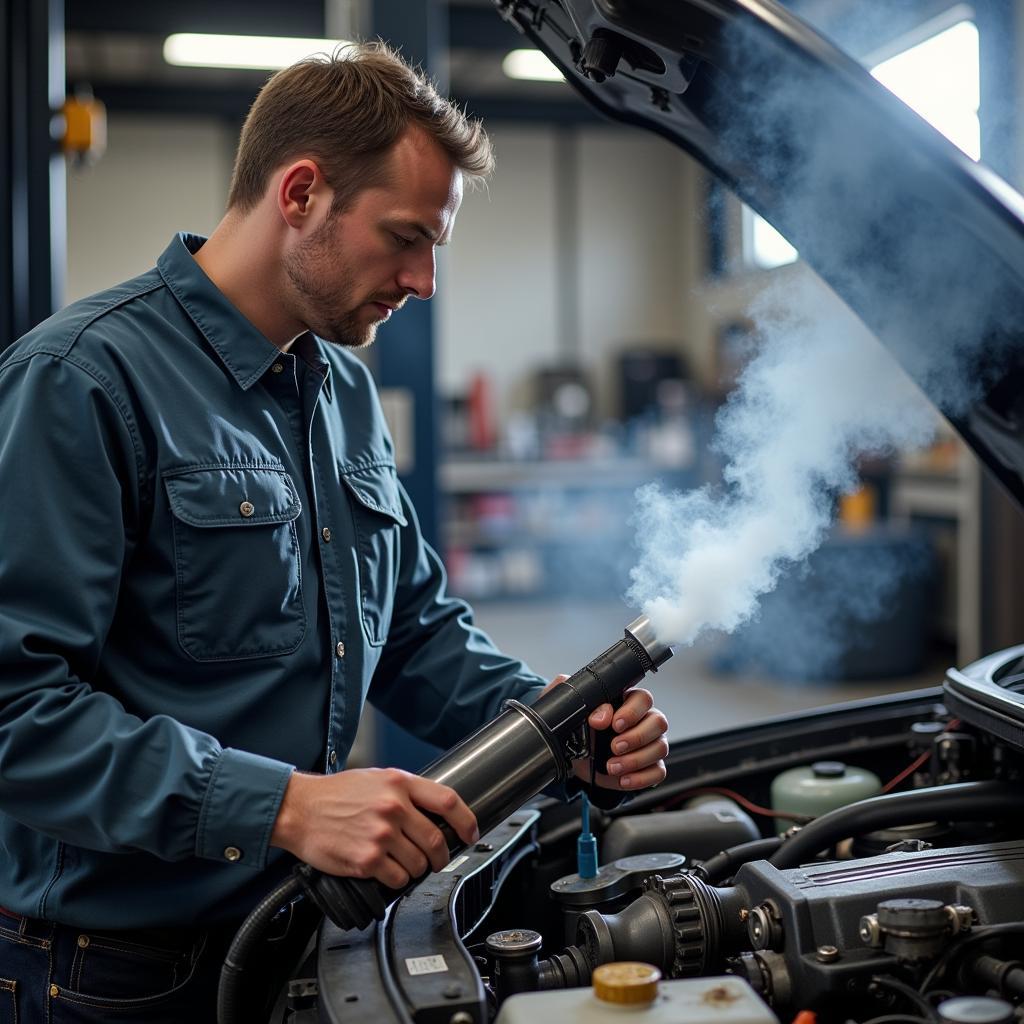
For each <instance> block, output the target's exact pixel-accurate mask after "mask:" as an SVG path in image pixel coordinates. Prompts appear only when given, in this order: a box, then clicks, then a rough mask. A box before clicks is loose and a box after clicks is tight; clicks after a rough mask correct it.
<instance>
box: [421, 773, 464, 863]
mask: <svg viewBox="0 0 1024 1024" xmlns="http://www.w3.org/2000/svg"><path fill="white" fill-rule="evenodd" d="M408 778H409V795H410V796H411V797H412V801H413V803H414V804H416V806H417V807H422V808H423V810H425V811H431V812H432V813H434V814H437V815H440V816H441V817H442V818H444V820H445V821H447V822H448V824H449V825H451V827H452V828H453V829H454V830H455V834H456V835H457V836H458V837H459V838H460V839H461V840H462V841H463V842H464V843H465V844H466V845H467V846H469V845H471V844H472V843H475V842H476V841H477V840H478V839H479V838H480V831H479V829H478V828H477V824H476V816H475V815H474V814H473V812H472V811H471V810H470V809H469V808H468V807H467V806H466V804H465V802H464V801H463V800H462V797H460V796H459V794H458V793H456V792H455V790H454V789H452V788H451V787H450V786H442V785H441V784H440V783H439V782H434V781H432V780H431V779H424V778H421V777H420V776H419V775H410V776H409V777H408ZM447 862H448V857H447V850H446V851H445V863H447ZM442 866H443V865H442Z"/></svg>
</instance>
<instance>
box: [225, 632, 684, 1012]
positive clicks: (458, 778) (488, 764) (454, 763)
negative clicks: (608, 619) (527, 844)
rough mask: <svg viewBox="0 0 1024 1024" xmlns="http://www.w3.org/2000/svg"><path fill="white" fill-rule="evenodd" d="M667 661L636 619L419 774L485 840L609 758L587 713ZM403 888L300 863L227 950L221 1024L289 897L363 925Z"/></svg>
mask: <svg viewBox="0 0 1024 1024" xmlns="http://www.w3.org/2000/svg"><path fill="white" fill-rule="evenodd" d="M670 657H672V650H671V648H670V647H669V646H668V645H667V644H664V643H662V642H661V641H659V640H658V639H657V638H656V636H655V635H654V630H653V628H652V627H651V623H650V620H649V619H647V618H646V617H645V616H641V617H640V618H638V619H635V620H634V621H633V622H631V623H630V624H629V625H628V626H627V627H626V629H625V635H624V637H623V638H622V639H621V640H619V641H618V642H617V643H615V644H613V645H612V646H611V647H609V648H608V649H607V650H606V651H604V652H603V653H602V654H599V655H598V656H597V657H596V658H594V660H593V661H591V662H590V663H589V664H587V665H585V666H584V667H583V668H581V669H580V670H579V671H577V672H576V673H574V674H573V675H572V676H570V677H569V678H568V679H567V680H565V681H564V682H563V683H561V684H560V685H558V686H554V687H552V688H551V689H550V690H548V691H547V693H545V694H543V695H542V696H541V697H539V698H538V699H537V700H536V701H535V702H534V703H533V704H532V705H526V704H523V703H521V702H520V701H517V700H509V701H506V703H505V706H504V708H503V710H502V711H501V713H500V714H498V715H497V717H495V718H494V719H492V720H491V721H490V722H488V723H487V724H486V725H484V726H482V727H481V728H480V729H478V730H477V731H476V732H474V733H472V734H470V735H469V736H467V737H466V738H465V739H464V740H462V742H461V743H458V744H457V745H456V746H454V747H453V748H452V749H451V750H449V751H447V752H446V753H444V754H442V755H441V756H440V757H439V758H438V759H437V760H436V761H434V762H433V763H432V764H430V765H428V766H427V767H426V768H424V769H423V771H422V772H421V773H420V774H421V775H422V776H423V777H424V778H427V779H431V780H433V781H434V782H440V783H442V784H443V785H446V786H450V787H451V788H452V789H454V790H455V791H456V792H457V793H458V794H459V796H460V797H461V798H462V799H463V800H464V801H465V803H466V804H467V806H468V807H469V808H470V810H471V811H473V813H474V814H475V815H476V819H477V823H478V825H479V828H480V832H481V834H483V833H485V832H487V831H489V830H490V829H492V828H494V827H495V826H496V825H497V824H498V823H499V822H501V821H502V820H503V819H504V818H506V817H507V816H508V815H509V814H512V813H513V812H514V811H515V810H516V809H517V808H519V807H520V806H521V805H522V804H524V803H525V802H526V801H527V800H529V799H531V798H532V797H534V796H536V795H537V794H538V793H540V792H541V790H543V789H544V788H545V787H546V786H549V785H551V784H552V783H554V782H561V781H564V780H565V779H567V778H568V775H569V772H570V770H571V763H572V760H573V759H574V758H578V757H583V756H592V757H594V758H595V759H597V760H598V763H602V762H603V761H605V760H607V757H608V756H609V754H610V750H609V744H610V740H611V730H605V731H603V732H602V733H599V734H598V741H597V742H596V743H595V749H593V750H588V749H587V746H586V736H587V730H586V724H587V718H588V717H589V715H590V713H591V712H592V711H594V710H596V709H597V708H599V707H600V706H601V705H602V704H611V705H612V706H613V707H617V706H618V705H619V704H620V703H621V702H622V695H623V693H624V692H625V691H626V690H628V689H629V688H630V687H631V686H634V685H636V684H637V683H638V682H640V680H641V679H643V678H644V676H646V675H647V673H648V672H656V671H657V670H658V668H659V667H660V666H661V665H663V664H664V663H665V662H666V661H667V660H668V659H669V658H670ZM438 826H439V827H440V829H441V831H442V833H443V834H444V837H445V841H446V842H447V844H448V849H449V851H450V853H451V855H452V856H455V855H456V854H458V853H459V852H460V851H461V850H462V849H463V848H464V844H463V843H462V842H461V840H460V839H459V838H458V836H457V835H456V834H455V833H454V831H453V830H452V829H451V827H450V826H449V825H448V824H447V823H446V822H443V821H438ZM416 881H418V879H415V880H413V881H411V882H410V883H409V886H407V887H406V889H408V888H409V887H411V886H412V885H414V884H415V883H416ZM406 889H402V890H396V889H389V888H387V887H386V886H384V885H382V884H381V883H380V882H377V881H375V880H373V879H355V878H336V877H333V876H330V875H325V874H323V873H322V872H320V871H317V870H315V869H314V868H311V867H310V866H309V865H308V864H300V865H298V866H297V867H296V869H295V872H294V874H293V875H292V876H291V877H290V878H288V879H287V880H286V881H284V882H282V883H281V885H279V886H278V887H277V888H276V889H274V891H273V892H271V893H269V894H268V895H267V896H266V897H264V899H263V900H262V901H261V902H260V903H259V904H258V905H257V907H256V908H255V909H254V910H253V912H252V913H251V914H250V915H249V917H248V918H246V920H245V922H244V923H243V925H242V927H241V928H240V929H239V931H238V934H237V935H236V936H235V939H234V942H233V943H232V944H231V948H230V949H229V950H228V954H227V956H226V957H225V960H224V967H223V970H222V972H221V979H220V990H219V992H218V995H217V1018H218V1021H219V1022H220V1024H235V1022H237V1021H240V1020H241V1019H242V1016H241V1015H240V1014H241V1012H242V1011H241V1007H242V1003H243V993H244V991H245V989H246V987H247V986H246V980H247V979H246V964H247V963H248V962H249V961H250V960H251V957H252V954H253V952H254V950H255V948H256V947H257V946H258V945H259V943H260V942H261V941H262V939H263V936H264V934H265V932H266V929H267V925H268V924H269V922H270V920H271V919H272V918H273V917H274V916H275V914H276V913H277V912H278V910H279V909H280V908H281V907H282V906H284V905H285V904H286V903H288V902H289V901H290V900H292V899H293V898H294V897H296V896H297V895H299V894H300V893H305V894H306V895H307V896H308V897H309V898H310V899H311V900H312V901H313V902H314V903H315V904H316V906H317V907H318V908H319V910H320V911H321V912H322V913H323V914H325V915H326V916H327V917H329V918H330V919H331V921H333V922H334V923H335V924H336V925H337V926H338V927H339V928H342V929H350V928H365V927H367V925H369V924H370V922H371V921H374V920H378V921H379V920H382V919H383V917H384V913H385V911H386V909H387V907H388V905H389V904H391V903H392V902H393V901H394V900H396V899H398V898H399V897H400V896H401V895H402V894H403V893H404V892H405V891H406Z"/></svg>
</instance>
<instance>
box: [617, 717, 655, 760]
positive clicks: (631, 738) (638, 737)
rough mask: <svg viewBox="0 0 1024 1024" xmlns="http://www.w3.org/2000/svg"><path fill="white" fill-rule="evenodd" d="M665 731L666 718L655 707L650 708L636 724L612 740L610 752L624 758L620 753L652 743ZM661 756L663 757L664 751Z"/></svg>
mask: <svg viewBox="0 0 1024 1024" xmlns="http://www.w3.org/2000/svg"><path fill="white" fill-rule="evenodd" d="M666 732H668V719H667V718H666V717H665V716H664V715H663V714H662V713H661V712H660V711H659V710H658V709H657V708H651V710H650V711H649V712H648V713H647V714H646V715H645V716H644V717H643V718H642V719H640V723H639V724H638V725H635V726H633V728H632V729H627V730H626V731H625V732H624V733H622V734H621V735H619V736H616V737H615V739H613V740H612V745H611V746H612V753H613V754H614V755H616V757H617V758H618V759H620V760H624V759H623V758H621V756H620V755H622V754H627V753H629V752H630V751H631V750H639V749H640V748H641V747H646V746H647V745H648V744H649V743H653V742H654V741H655V740H656V739H658V737H659V736H664V735H665V733H666ZM661 756H662V757H664V756H665V755H664V753H663V754H662V755H661Z"/></svg>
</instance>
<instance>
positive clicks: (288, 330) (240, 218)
mask: <svg viewBox="0 0 1024 1024" xmlns="http://www.w3.org/2000/svg"><path fill="white" fill-rule="evenodd" d="M261 220H262V218H260V217H258V216H255V215H253V216H245V215H241V214H238V213H235V212H233V211H231V210H229V211H228V212H227V213H226V214H225V215H224V218H223V220H221V222H220V223H219V224H218V225H217V227H216V228H215V229H214V231H213V234H211V235H210V237H209V239H207V241H206V242H205V244H204V245H203V247H202V248H201V249H200V250H199V252H197V253H196V254H195V255H194V257H193V258H194V259H195V261H196V263H198V264H199V266H200V267H201V268H202V270H203V272H204V273H205V274H206V276H207V277H208V278H209V279H210V280H211V281H212V282H213V283H214V284H215V285H216V286H217V288H218V289H219V290H220V291H221V292H222V293H223V294H224V295H225V296H226V297H227V298H228V299H229V300H230V301H231V303H232V305H234V307H235V308H236V309H237V310H238V311H239V312H240V313H241V314H242V315H243V316H244V317H245V318H246V319H247V320H248V321H249V322H250V323H251V324H252V325H253V326H254V327H255V328H256V329H257V330H258V331H259V332H260V333H261V334H263V335H265V336H266V337H267V338H268V339H269V340H270V341H272V342H273V343H274V344H275V345H277V347H278V348H280V349H281V351H282V352H287V351H288V349H289V348H290V347H291V345H292V342H293V341H294V340H295V339H296V338H297V337H298V336H299V335H300V334H301V333H302V332H303V331H304V330H305V326H304V325H303V324H301V323H300V322H298V320H296V319H295V317H294V316H291V315H289V312H288V310H286V309H285V308H284V307H285V303H284V302H283V301H282V300H283V297H284V295H285V281H284V272H283V270H282V268H281V262H280V259H279V258H278V253H279V251H280V240H279V239H277V238H275V237H274V236H273V232H272V231H271V230H270V229H269V228H268V227H267V226H266V225H265V224H264V223H261Z"/></svg>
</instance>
